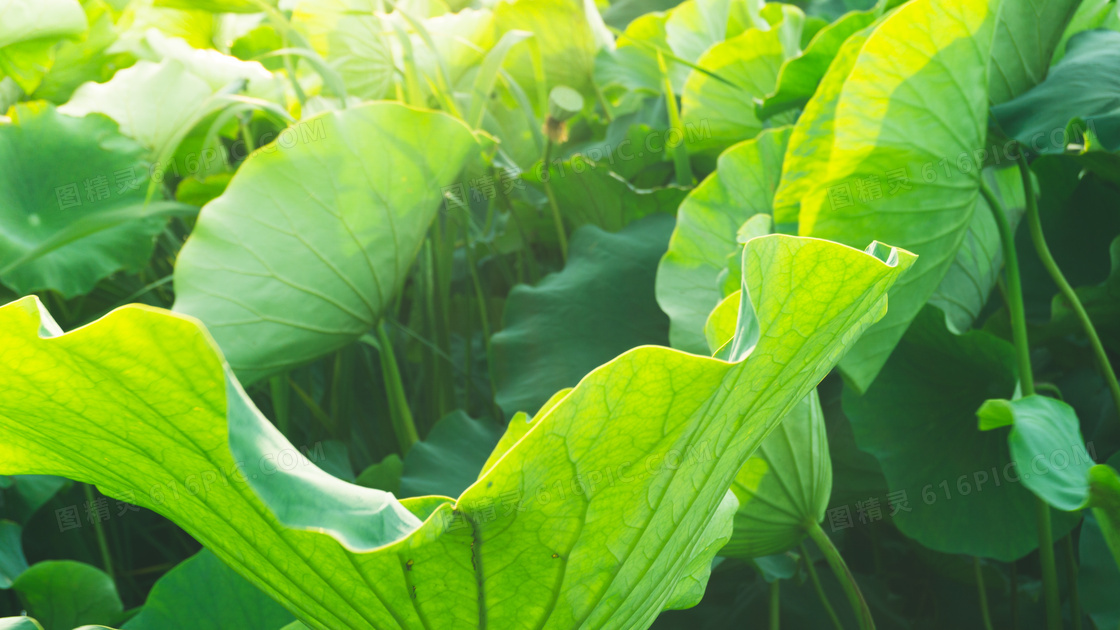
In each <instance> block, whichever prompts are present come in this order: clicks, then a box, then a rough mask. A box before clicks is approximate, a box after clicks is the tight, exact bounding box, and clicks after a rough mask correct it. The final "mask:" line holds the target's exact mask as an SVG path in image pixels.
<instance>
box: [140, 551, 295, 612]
mask: <svg viewBox="0 0 1120 630" xmlns="http://www.w3.org/2000/svg"><path fill="white" fill-rule="evenodd" d="M291 620H292V615H291V613H289V612H288V611H286V610H284V608H283V607H281V606H280V605H279V604H277V603H276V602H274V601H272V600H271V599H269V597H268V596H267V595H265V594H264V593H262V592H261V591H260V589H258V588H257V587H255V586H253V585H252V584H250V583H248V582H246V581H245V578H243V577H241V576H240V575H238V574H236V573H234V572H233V570H232V569H230V568H229V567H227V566H226V565H224V564H222V561H221V560H218V558H217V557H216V556H214V554H213V553H211V552H209V551H207V550H205V549H203V550H202V551H200V552H198V553H197V554H195V555H193V556H191V557H190V558H188V559H186V560H184V561H183V562H182V563H180V564H179V565H178V566H176V567H175V568H174V569H172V570H170V571H168V572H167V573H166V574H165V575H164V576H163V577H161V578H160V579H159V581H157V582H156V584H155V586H154V587H152V591H151V593H150V594H149V595H148V599H147V601H145V602H144V607H143V608H141V609H140V613H139V614H137V615H136V616H135V617H133V618H132V619H129V620H128V623H126V624H124V625H123V626H121V630H224V629H226V628H237V630H276V629H277V628H279V627H281V626H283V625H284V624H286V623H289V622H290V621H291Z"/></svg>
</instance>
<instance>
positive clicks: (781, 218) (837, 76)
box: [774, 26, 874, 224]
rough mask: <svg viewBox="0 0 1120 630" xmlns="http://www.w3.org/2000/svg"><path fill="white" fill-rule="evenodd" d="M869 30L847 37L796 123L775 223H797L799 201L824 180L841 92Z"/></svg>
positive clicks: (776, 197) (776, 200)
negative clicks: (820, 180)
mask: <svg viewBox="0 0 1120 630" xmlns="http://www.w3.org/2000/svg"><path fill="white" fill-rule="evenodd" d="M873 28H874V26H868V27H866V28H864V29H863V30H861V31H857V32H856V33H855V34H853V35H851V36H849V37H848V39H847V40H846V41H845V42H844V44H843V45H842V46H841V47H840V50H839V52H837V53H836V57H835V58H834V59H833V60H832V63H831V64H829V66H828V72H827V73H826V74H825V75H824V78H823V79H821V82H820V86H819V87H818V88H817V91H816V92H815V93H814V95H813V98H811V99H810V100H809V102H808V103H807V104H806V105H805V111H803V112H802V113H801V116H800V117H799V118H798V119H797V124H795V125H794V127H793V133H792V134H791V135H790V139H789V151H788V152H787V153H786V156H785V159H784V161H783V164H782V178H781V181H780V182H779V184H778V189H777V190H776V191H775V192H774V222H775V223H784V224H791V223H797V217H798V212H799V210H800V208H801V200H802V198H803V197H805V195H807V194H808V193H809V191H810V190H811V189H812V187H813V186H814V185H815V184H816V182H817V181H818V180H819V179H820V178H822V177H824V176H825V174H826V171H827V170H828V156H829V154H830V153H831V151H832V130H833V127H834V126H835V124H836V106H837V104H838V103H839V102H840V94H841V90H842V89H843V87H844V82H845V81H847V79H848V75H849V74H851V72H852V68H853V67H854V66H855V63H856V59H857V58H858V57H859V53H860V50H861V49H862V48H863V44H864V43H865V42H866V41H867V36H868V35H869V34H870V33H871V31H872V30H873Z"/></svg>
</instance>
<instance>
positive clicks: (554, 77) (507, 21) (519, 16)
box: [494, 0, 601, 107]
mask: <svg viewBox="0 0 1120 630" xmlns="http://www.w3.org/2000/svg"><path fill="white" fill-rule="evenodd" d="M494 24H495V26H496V28H497V30H498V33H499V34H502V33H507V32H509V31H514V30H518V31H528V32H530V33H532V34H533V36H534V37H533V40H532V42H531V43H529V44H528V45H527V46H517V47H514V48H513V49H512V50H510V53H509V57H508V58H507V60H506V62H505V67H506V68H507V69H508V70H509V73H510V74H511V75H512V76H513V77H514V78H515V79H516V80H517V82H518V83H519V84H520V85H521V86H523V87H525V89H526V91H527V92H530V94H529V96H530V98H531V99H533V102H534V103H536V104H537V105H538V106H539V107H544V103H540V102H538V101H540V100H542V99H541V98H540V96H539V95H546V94H548V92H549V90H551V89H552V88H554V87H556V86H558V85H566V86H568V87H570V88H572V89H573V90H576V91H578V92H580V93H581V94H584V95H585V96H593V95H594V94H595V89H594V86H593V84H592V74H593V72H594V69H595V56H596V55H597V54H598V52H599V49H600V42H599V41H598V40H597V37H598V36H597V33H596V31H597V28H596V25H597V24H601V18H600V17H599V13H598V11H597V10H596V9H595V4H594V3H593V2H590V3H589V2H580V1H576V0H508V1H505V2H500V3H498V4H497V5H496V6H494ZM530 46H535V47H539V50H540V56H541V63H542V65H543V66H544V68H543V70H544V79H545V80H544V83H543V84H538V82H537V80H536V71H535V70H534V69H533V62H532V55H531V54H530V52H529V47H530ZM533 85H537V89H536V90H531V89H530V87H529V86H533ZM538 94H539V95H538ZM546 98H547V97H546Z"/></svg>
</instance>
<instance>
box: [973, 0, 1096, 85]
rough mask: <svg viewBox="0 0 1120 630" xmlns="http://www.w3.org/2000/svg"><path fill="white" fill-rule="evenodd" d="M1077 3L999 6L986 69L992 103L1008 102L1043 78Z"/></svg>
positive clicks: (1020, 1) (1041, 0)
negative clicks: (989, 60) (987, 68)
mask: <svg viewBox="0 0 1120 630" xmlns="http://www.w3.org/2000/svg"><path fill="white" fill-rule="evenodd" d="M1080 4H1081V0H1016V1H1014V2H1004V3H1003V4H1002V5H1001V7H1000V12H999V22H998V24H997V26H996V32H995V39H994V41H993V42H992V58H991V66H990V68H989V70H988V74H989V77H988V96H989V98H990V100H991V101H992V103H994V104H996V105H998V104H1000V103H1004V102H1006V101H1009V100H1011V99H1013V98H1015V97H1017V96H1019V95H1020V94H1022V93H1023V92H1026V91H1027V90H1029V89H1031V88H1032V87H1034V86H1035V85H1037V84H1039V83H1041V82H1042V80H1043V79H1044V78H1046V72H1047V71H1048V70H1049V69H1050V59H1051V58H1052V57H1053V56H1054V51H1055V50H1056V49H1057V47H1058V42H1059V41H1060V40H1061V39H1062V33H1063V32H1065V30H1066V25H1068V24H1069V23H1070V20H1071V19H1072V18H1073V15H1074V13H1076V12H1077V8H1078V6H1079V5H1080ZM1067 96H1068V95H1067Z"/></svg>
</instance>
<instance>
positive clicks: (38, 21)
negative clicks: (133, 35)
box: [0, 0, 87, 94]
mask: <svg viewBox="0 0 1120 630" xmlns="http://www.w3.org/2000/svg"><path fill="white" fill-rule="evenodd" d="M86 27H87V24H86V14H85V12H83V11H82V5H81V4H79V3H78V1H77V0H0V79H3V78H4V77H5V76H8V77H11V78H12V79H13V80H14V81H15V82H16V83H17V84H18V85H19V86H20V88H22V89H23V91H24V92H27V93H28V94H30V93H31V92H34V91H35V88H37V87H39V82H40V81H41V80H42V78H43V74H45V73H46V72H47V70H49V69H50V66H51V63H52V61H53V60H54V55H53V48H54V45H55V44H56V43H58V40H59V39H61V38H63V37H70V36H74V35H78V34H80V33H82V32H83V31H85V30H86Z"/></svg>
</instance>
